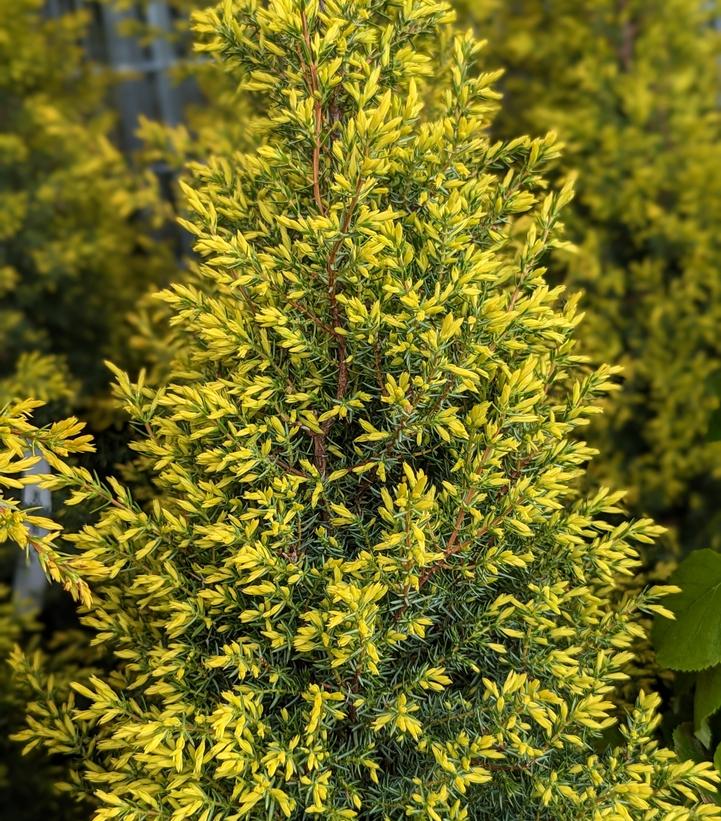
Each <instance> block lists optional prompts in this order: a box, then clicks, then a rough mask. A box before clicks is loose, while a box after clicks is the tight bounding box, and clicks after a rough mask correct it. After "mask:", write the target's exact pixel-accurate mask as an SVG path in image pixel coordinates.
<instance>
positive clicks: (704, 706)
mask: <svg viewBox="0 0 721 821" xmlns="http://www.w3.org/2000/svg"><path fill="white" fill-rule="evenodd" d="M719 709H721V665H718V664H717V665H716V666H715V667H711V668H710V669H708V670H704V671H703V672H701V673H699V676H698V680H697V682H696V693H695V696H694V705H693V716H694V724H695V726H696V729H697V730H698V728H699V727H700V726H701V725H702V723H703V722H704V721H705V720H706V719H709V718H711V716H712V715H714V714H715V713H716V712H718V710H719Z"/></svg>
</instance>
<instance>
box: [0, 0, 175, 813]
mask: <svg viewBox="0 0 721 821" xmlns="http://www.w3.org/2000/svg"><path fill="white" fill-rule="evenodd" d="M44 6H45V4H44V3H43V2H41V0H0V405H4V404H5V403H6V402H7V401H8V400H10V399H11V398H12V397H15V396H19V397H26V396H34V397H41V398H43V399H45V400H50V401H52V402H53V407H54V408H56V409H57V408H58V407H62V408H76V409H81V410H82V413H83V415H84V416H85V417H86V418H89V419H91V420H92V422H93V425H94V427H95V429H96V430H100V429H103V428H105V427H106V425H107V422H108V421H109V419H110V418H112V417H113V415H115V416H117V414H116V413H115V412H114V411H113V410H112V408H111V407H110V404H109V401H108V400H109V397H108V391H107V385H108V381H109V380H108V376H109V374H108V371H107V369H106V368H105V366H104V365H103V359H104V358H105V357H107V356H112V357H113V358H114V359H118V360H120V361H123V362H125V363H126V364H128V363H129V361H130V360H129V358H128V356H127V355H126V354H127V348H128V344H127V343H128V339H129V337H130V334H131V330H132V329H131V326H130V325H129V323H128V322H127V314H128V313H129V312H130V311H131V309H133V307H134V305H135V302H136V300H137V299H138V297H139V296H140V294H142V293H144V292H145V291H146V290H147V289H148V288H149V287H151V285H152V284H153V283H154V282H159V281H166V280H167V278H168V276H169V273H170V272H171V270H172V268H173V267H174V265H173V263H172V259H171V257H170V255H169V254H168V253H167V251H166V250H165V249H164V247H163V245H162V244H161V243H160V242H159V240H158V239H157V238H156V237H155V236H154V232H155V229H156V228H158V227H159V223H160V220H161V219H162V218H163V214H164V207H163V206H162V205H161V203H160V199H159V196H158V186H157V183H156V180H155V178H154V177H153V175H151V174H146V173H137V172H136V171H135V170H134V169H133V168H132V167H131V166H130V165H129V163H128V162H127V161H126V160H125V159H124V158H123V156H122V154H121V153H120V152H119V151H118V149H117V148H116V147H115V146H114V145H113V143H112V142H111V136H112V129H113V116H112V113H111V112H110V110H109V109H108V107H107V105H106V100H105V97H106V91H107V88H108V83H107V79H108V78H107V76H106V75H104V74H103V73H102V71H101V70H100V67H98V66H94V65H91V64H90V63H89V62H88V61H87V59H86V57H85V56H84V40H85V36H86V34H87V26H88V22H89V20H88V17H87V16H86V15H85V14H76V13H72V14H66V15H64V16H62V17H61V18H58V19H48V18H47V17H46V15H45V8H44ZM114 435H115V434H113V433H111V432H109V431H106V433H105V445H106V446H105V448H104V454H103V458H102V460H97V462H96V464H97V465H98V466H100V467H101V468H103V469H105V468H106V466H107V463H108V462H112V460H113V458H114V456H115V455H117V450H116V449H115V448H114V447H113V446H112V441H113V437H114ZM57 501H58V500H56V502H57ZM9 515H10V513H9V512H8V510H7V509H5V510H3V516H4V517H8V516H9ZM15 561H16V551H15V550H14V549H6V550H3V551H2V555H1V556H0V578H2V580H3V581H9V580H10V579H11V578H12V571H13V567H14V565H15ZM49 610H50V611H51V612H48V613H46V614H45V616H46V618H47V620H46V622H45V624H44V625H43V624H41V623H40V622H39V621H38V622H35V621H34V620H33V619H22V620H21V619H19V618H18V617H17V615H16V613H15V610H14V607H13V606H12V605H11V603H10V593H9V591H8V590H7V588H6V587H5V585H4V584H3V585H2V589H1V590H0V631H2V642H1V643H0V665H2V667H1V668H0V716H1V721H2V726H1V727H0V737H1V741H0V745H1V747H2V751H1V752H0V756H1V757H2V763H3V767H4V770H3V775H2V777H1V778H0V814H2V815H3V817H8V818H17V819H24V818H28V819H30V818H33V819H34V818H41V817H46V818H47V817H50V818H57V819H61V818H70V817H72V814H73V805H72V804H70V805H68V804H67V802H60V801H55V800H54V799H52V798H51V795H50V791H49V787H50V784H51V783H52V780H53V778H55V776H56V773H55V772H54V771H53V770H50V769H48V768H47V767H40V766H39V764H38V761H37V760H36V758H34V759H33V760H32V761H22V760H21V759H20V755H19V748H18V747H17V745H11V742H10V740H9V735H10V734H11V732H12V731H13V730H16V729H17V728H18V727H19V726H20V724H21V722H22V721H23V712H24V701H25V699H26V696H27V693H26V692H25V691H23V690H18V689H15V688H14V687H13V686H12V684H11V682H10V678H9V673H8V667H7V656H8V652H9V649H10V647H11V645H12V643H13V642H14V641H16V640H17V641H22V642H23V643H24V644H27V643H28V642H30V644H29V646H30V647H32V646H40V645H43V646H45V647H46V649H49V650H52V655H53V658H52V659H51V660H50V662H49V664H50V668H51V669H56V668H57V681H58V682H63V681H66V679H67V677H69V676H71V675H72V674H73V670H74V668H75V665H76V664H79V663H80V662H81V659H83V658H85V660H86V661H87V660H88V659H89V658H90V655H86V651H87V648H86V646H85V644H84V643H82V642H79V641H78V638H77V636H73V635H70V634H67V633H66V632H63V633H61V634H60V633H59V634H54V631H55V630H57V629H58V628H59V627H60V626H62V622H63V618H62V614H63V607H62V605H61V604H59V603H58V602H57V601H56V599H54V598H53V599H51V606H50V608H49Z"/></svg>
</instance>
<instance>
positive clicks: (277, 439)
mask: <svg viewBox="0 0 721 821" xmlns="http://www.w3.org/2000/svg"><path fill="white" fill-rule="evenodd" d="M451 18H452V14H451V13H450V11H449V8H448V7H447V6H446V5H445V4H443V3H438V2H434V1H433V0H405V2H403V3H396V2H391V1H390V0H325V1H324V2H323V3H319V2H316V0H310V2H307V3H301V2H299V0H271V2H268V3H263V4H261V3H258V2H256V0H226V2H225V3H224V5H223V8H222V9H218V10H211V11H208V12H207V13H205V14H204V15H202V16H201V17H200V18H199V27H200V30H201V34H202V35H203V36H204V37H205V38H206V41H207V42H209V45H207V46H206V48H208V49H209V50H211V51H212V52H214V53H216V54H217V55H219V56H220V57H221V58H222V59H223V60H224V61H225V62H226V64H227V65H228V66H230V67H231V68H232V70H233V71H234V72H236V74H237V76H238V77H239V79H242V81H243V85H244V88H245V89H246V90H248V91H252V92H254V93H261V94H263V95H264V97H265V101H266V106H267V109H268V116H269V119H270V123H271V127H270V129H269V132H268V137H267V140H266V141H265V143H264V144H263V145H262V147H260V148H259V149H258V150H257V151H255V152H250V153H246V154H240V153H235V154H233V155H231V156H218V157H215V158H213V159H211V160H210V161H209V162H208V164H207V165H206V166H205V167H204V168H200V169H198V171H197V178H196V181H195V183H194V185H193V187H187V188H186V194H187V197H188V203H189V206H190V208H191V209H192V211H193V213H194V216H193V218H192V220H190V221H188V222H187V223H186V224H187V227H188V228H189V230H191V231H192V232H193V233H194V234H195V236H196V239H197V243H196V248H197V251H198V252H199V253H200V254H201V255H202V256H203V258H204V259H205V262H204V264H203V265H202V266H201V270H200V274H201V276H202V278H203V283H202V287H195V286H194V285H191V284H178V285H176V286H174V287H173V288H172V289H171V290H170V291H169V292H168V293H167V294H166V299H167V301H168V303H169V304H170V305H171V307H172V309H173V323H174V326H175V332H176V333H177V334H178V336H179V338H180V339H181V340H182V344H181V345H179V346H178V349H177V357H176V362H175V364H174V368H173V372H172V374H171V378H170V379H169V380H168V383H167V384H166V385H163V386H160V387H157V386H148V385H147V384H146V383H144V382H143V380H142V379H141V380H139V381H138V382H136V383H134V382H131V381H130V380H129V379H128V378H127V377H126V376H125V375H124V374H123V373H122V372H121V371H117V390H118V393H119V395H120V396H121V397H122V398H123V401H124V403H125V406H126V409H127V411H128V413H129V414H130V417H131V419H132V420H133V422H134V423H135V425H136V426H137V428H138V429H139V430H141V431H142V432H143V438H142V439H141V440H140V441H139V442H138V443H137V445H136V447H137V449H138V451H139V454H140V457H141V458H142V459H144V460H145V461H146V463H148V462H149V463H151V464H152V468H153V472H154V479H155V483H156V486H157V489H158V495H157V498H155V499H154V500H152V501H151V502H149V503H147V504H145V505H142V504H140V503H139V502H138V500H137V499H136V498H134V494H133V492H132V491H131V489H129V488H127V487H124V486H122V485H121V484H120V483H119V482H117V481H114V480H112V481H109V482H108V483H106V484H104V483H102V482H100V481H99V480H98V479H97V478H96V477H95V476H94V475H93V474H92V473H91V472H89V471H87V470H85V469H83V468H79V467H73V466H71V465H70V464H68V462H67V460H66V456H67V455H68V454H69V453H71V452H72V451H73V450H75V451H80V452H82V451H84V450H86V449H87V448H88V447H89V444H88V442H87V441H86V440H85V439H84V438H83V437H82V436H80V437H79V436H78V433H79V431H78V428H77V424H76V423H75V422H74V420H70V421H68V422H67V423H61V424H59V425H55V426H53V427H50V428H37V427H35V426H34V425H33V424H32V423H31V422H30V420H29V413H30V411H31V410H32V406H31V405H17V406H15V407H13V408H11V409H10V410H9V411H8V412H7V414H6V418H5V421H4V423H3V426H2V428H1V429H0V434H2V439H3V442H4V446H5V456H4V473H5V474H6V475H9V476H10V477H11V478H12V476H13V475H14V474H17V473H18V472H20V471H21V470H22V460H23V459H24V458H25V457H24V454H25V452H26V450H27V449H28V448H29V447H30V446H32V448H33V449H34V451H35V452H36V453H37V454H38V455H43V456H44V457H45V458H46V459H47V460H48V461H49V463H50V464H51V466H52V467H53V469H54V470H55V473H54V475H53V476H48V477H47V478H46V479H45V480H44V483H45V485H46V486H47V487H51V488H53V489H56V490H61V489H62V490H64V491H65V492H69V493H70V494H71V496H70V503H71V504H79V505H85V504H86V503H88V502H90V503H91V504H92V506H93V507H94V508H95V509H96V510H97V509H99V510H98V515H97V519H91V520H90V521H89V523H88V524H87V525H86V526H85V527H84V528H83V529H81V530H80V531H79V532H78V533H75V534H69V535H68V538H69V539H70V540H71V541H72V542H73V543H74V545H75V547H76V548H77V550H78V553H77V554H75V555H64V554H63V553H61V552H59V551H58V550H57V549H56V547H55V544H56V542H57V536H54V535H53V534H56V533H57V531H56V529H55V528H54V527H53V526H52V525H49V532H50V535H48V536H47V537H44V538H43V539H42V540H39V541H38V540H35V542H34V543H33V544H31V545H28V546H29V547H31V548H34V549H36V550H38V551H39V553H40V555H41V557H43V560H44V562H45V564H46V566H47V568H48V570H49V571H50V572H51V573H53V574H54V575H56V577H59V578H61V579H63V580H64V582H65V584H66V585H67V586H68V588H69V589H70V590H71V591H72V592H73V593H74V594H75V595H76V596H77V597H78V598H80V599H81V600H82V601H83V602H84V604H85V605H86V610H85V616H84V622H85V624H86V626H87V627H88V628H89V629H91V630H92V631H93V632H94V634H95V642H96V643H97V644H99V645H100V646H101V647H104V648H105V649H106V651H107V654H108V657H109V658H112V659H113V664H111V665H109V668H110V669H111V672H109V673H105V674H102V675H101V674H98V675H95V676H91V677H89V678H88V679H87V680H86V681H79V682H77V683H76V684H74V690H75V694H74V695H67V693H66V692H65V688H63V687H58V686H57V685H56V682H55V680H54V679H52V678H50V679H44V677H43V665H42V662H41V661H40V660H33V659H30V658H27V657H25V656H23V655H22V654H17V655H16V656H15V660H14V663H15V667H16V669H17V671H18V673H19V674H20V676H21V677H22V678H24V680H25V681H26V682H27V683H28V684H29V685H30V686H32V687H34V688H35V690H36V701H35V703H34V704H33V705H32V706H31V713H30V719H29V726H28V728H27V730H25V731H23V733H22V734H21V738H22V740H23V741H25V742H26V743H27V744H29V745H31V746H33V745H37V744H43V745H45V746H46V747H47V748H48V749H49V750H50V751H52V752H54V753H57V754H58V755H60V756H64V757H66V758H67V759H68V761H69V765H70V775H69V777H68V779H67V784H66V788H67V789H68V790H69V791H70V792H71V793H73V794H74V795H75V796H77V797H80V798H83V797H85V798H92V799H93V800H94V801H95V802H97V808H96V810H95V813H94V817H95V818H96V819H97V820H98V821H102V820H104V819H123V821H131V819H132V820H136V821H139V820H140V819H145V818H148V817H153V818H158V819H172V820H173V821H181V819H184V818H194V819H198V821H211V819H216V821H219V819H227V821H230V819H239V818H245V817H247V818H258V819H260V818H276V817H281V816H286V817H295V818H301V817H305V816H307V815H321V816H323V817H326V818H329V819H342V818H353V817H360V818H366V819H374V818H378V819H396V818H400V817H404V816H408V817H412V818H419V819H433V821H438V819H464V818H491V817H494V818H498V819H504V821H523V819H528V821H531V819H533V820H534V821H563V820H569V819H576V818H584V819H585V818H588V819H644V821H646V820H647V819H648V821H650V820H651V819H672V820H673V821H691V819H701V818H705V819H708V818H720V817H721V813H720V812H719V810H718V808H716V807H714V806H713V805H711V804H709V803H707V798H706V796H707V791H712V790H713V789H714V781H715V775H714V773H713V771H712V769H711V768H710V766H709V765H707V764H695V763H693V762H690V761H689V762H679V761H678V760H677V759H676V756H675V755H674V753H673V752H671V751H669V750H666V749H663V748H661V747H659V746H658V744H657V742H656V741H654V740H653V733H654V729H655V727H656V724H657V718H656V717H655V714H654V713H655V707H656V704H657V698H656V697H655V696H653V695H647V694H642V695H641V696H640V697H639V699H638V703H637V705H636V706H635V708H634V709H633V710H632V711H630V713H629V715H627V716H619V715H618V713H619V709H618V708H617V707H616V706H615V704H614V692H615V689H616V687H617V684H618V682H619V681H622V680H623V679H624V676H625V673H624V668H625V666H626V665H627V663H628V661H629V660H630V658H631V655H632V654H631V652H630V651H631V647H632V645H633V643H634V641H635V640H636V639H637V637H638V636H639V634H641V633H642V632H643V631H642V629H641V627H640V626H639V622H638V618H639V614H640V613H641V612H647V613H649V612H651V613H652V612H663V607H662V606H661V605H660V604H658V598H659V597H660V596H661V595H663V593H664V592H668V591H664V590H663V589H652V590H649V591H646V592H643V593H637V594H636V593H629V592H627V591H626V584H625V581H624V580H625V579H626V578H628V577H629V576H630V575H632V574H634V573H635V572H636V571H637V569H638V567H639V565H640V561H639V557H638V554H637V552H636V547H635V546H636V545H638V544H642V543H647V542H650V541H652V540H653V539H654V538H655V537H656V536H657V535H658V533H659V529H658V528H657V527H656V526H654V525H653V524H652V523H651V522H650V521H649V520H647V519H639V520H635V521H628V520H625V519H624V518H623V517H622V516H620V515H619V514H621V510H620V508H619V503H620V500H621V494H619V493H616V492H611V491H609V490H607V489H600V490H597V491H594V492H592V493H590V494H586V493H584V492H583V491H581V490H580V489H579V482H578V479H579V478H580V477H581V476H582V475H583V473H584V469H585V468H584V465H585V463H586V462H587V460H588V458H589V456H590V455H591V451H590V449H589V448H588V447H587V446H586V445H585V444H584V443H583V442H582V441H581V440H580V438H579V437H578V436H576V435H575V434H576V433H577V431H578V429H579V427H582V426H583V425H585V424H586V423H587V422H588V420H589V417H590V416H591V415H592V414H594V413H596V412H597V411H598V399H599V397H600V396H601V395H602V394H604V393H605V392H606V391H607V390H609V389H610V388H611V387H612V382H613V380H612V377H613V374H614V370H613V368H609V367H607V366H601V367H599V368H598V369H589V368H588V367H587V366H586V364H585V360H584V358H583V357H582V356H580V355H579V354H578V353H577V352H576V350H575V343H574V332H575V328H576V326H577V324H578V321H579V317H578V315H577V313H576V299H575V298H570V299H566V298H564V295H563V290H562V288H558V287H550V286H549V285H548V284H547V281H546V271H545V268H544V262H543V260H544V258H545V256H546V255H547V254H548V253H549V252H550V251H551V250H552V249H554V248H556V249H558V248H559V247H560V246H562V244H563V243H562V240H561V238H560V237H561V230H562V226H561V224H560V222H559V217H560V211H561V209H562V208H563V206H564V205H565V204H566V203H567V202H568V201H569V200H570V198H571V189H570V187H568V186H566V187H564V188H562V189H558V190H556V191H552V192H551V193H547V191H546V190H545V188H546V185H545V182H544V178H543V172H544V168H545V167H546V166H547V165H548V164H549V163H550V162H551V161H553V160H555V159H556V157H557V155H558V151H557V147H556V143H555V140H554V137H553V136H549V137H544V138H538V139H529V138H525V137H524V138H517V139H513V140H511V141H508V142H493V141H492V140H490V139H489V138H488V136H487V128H488V119H489V116H488V114H489V111H491V110H492V109H494V108H495V106H496V98H497V95H496V94H495V92H494V91H493V90H492V83H493V81H494V80H495V79H496V78H495V75H488V74H480V75H479V74H477V72H476V71H475V65H476V63H477V60H478V52H479V43H478V42H477V41H476V40H475V39H474V38H473V37H472V36H470V35H468V36H456V37H451V36H450V20H451ZM4 504H5V505H6V507H5V508H4V511H5V512H4V513H3V516H4V521H6V522H7V524H6V525H5V530H4V531H0V535H3V534H4V535H5V537H10V538H16V539H19V540H20V541H21V542H22V541H23V540H24V541H25V544H26V545H27V538H28V537H27V535H26V534H27V529H26V527H25V524H26V520H27V517H28V516H31V515H32V514H30V513H28V512H23V511H21V510H19V509H18V508H17V507H16V506H13V504H12V502H11V501H8V502H5V503H4ZM88 582H89V583H90V584H91V587H92V600H91V598H90V597H91V593H90V590H89V589H88V587H87V583H88ZM611 728H615V729H616V740H615V741H613V740H612V741H608V738H607V734H608V732H609V731H610V730H611ZM604 739H605V740H604Z"/></svg>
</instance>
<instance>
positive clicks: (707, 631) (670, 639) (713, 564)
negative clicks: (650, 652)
mask: <svg viewBox="0 0 721 821" xmlns="http://www.w3.org/2000/svg"><path fill="white" fill-rule="evenodd" d="M671 581H672V583H673V584H675V585H678V586H679V587H680V588H681V592H680V593H676V594H674V595H673V596H669V597H668V599H667V600H666V602H665V606H666V607H667V608H668V609H669V610H672V611H673V613H674V614H675V616H676V619H675V620H674V621H671V620H669V619H659V620H658V621H657V623H656V626H655V629H654V643H655V645H656V649H657V654H658V661H659V663H660V664H661V665H662V666H664V667H669V668H671V669H672V670H682V671H689V670H706V669H708V668H709V667H713V666H714V665H716V664H719V663H720V662H721V555H719V554H718V553H715V552H714V551H713V550H697V551H695V552H694V553H692V554H691V555H690V556H689V557H688V558H687V559H686V560H685V561H684V562H683V563H682V564H681V565H680V566H679V568H678V570H677V571H676V572H675V573H674V575H673V577H672V580H671Z"/></svg>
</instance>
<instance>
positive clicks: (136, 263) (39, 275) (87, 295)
mask: <svg viewBox="0 0 721 821" xmlns="http://www.w3.org/2000/svg"><path fill="white" fill-rule="evenodd" d="M86 22H87V21H86V18H85V16H84V15H82V14H67V15H64V16H62V17H61V18H59V19H54V20H49V19H46V18H45V17H44V16H43V3H42V2H40V0H1V2H0V111H2V118H1V119H0V278H1V279H0V287H2V306H1V308H0V344H1V347H2V351H1V352H0V368H1V369H2V370H1V372H0V375H1V376H2V383H1V391H2V395H3V396H4V397H8V396H12V395H18V396H40V397H43V398H47V399H62V400H64V401H66V402H68V403H70V405H71V406H72V407H78V406H79V405H81V406H82V407H83V408H84V410H85V412H86V413H88V412H92V411H93V410H98V409H99V408H100V404H99V403H96V404H95V405H94V404H93V403H94V401H95V400H101V399H102V395H103V391H104V386H105V385H106V384H107V371H106V370H105V368H104V366H103V364H102V360H103V357H104V356H113V357H116V358H118V357H120V358H122V357H123V356H124V353H125V347H126V345H125V343H126V340H127V336H128V330H129V326H128V325H127V322H126V315H127V313H128V312H129V311H130V309H131V308H132V307H133V305H134V303H135V301H136V299H137V297H138V296H139V295H140V294H141V293H143V292H144V291H145V290H146V289H147V288H148V287H149V286H150V285H151V284H152V282H153V281H154V280H158V279H160V278H161V277H162V276H165V277H167V274H168V269H169V267H170V261H169V259H168V258H167V257H165V256H164V255H163V253H162V251H161V249H160V246H159V244H158V243H157V242H156V241H154V240H153V238H152V236H151V235H150V233H149V227H148V221H149V220H151V219H152V218H153V217H154V216H157V214H158V196H157V185H156V183H155V180H154V179H153V177H152V175H150V174H145V175H142V176H138V175H135V174H134V173H133V172H132V170H131V169H130V168H129V166H128V164H127V162H126V161H125V160H124V159H123V157H122V155H121V154H120V152H119V151H118V150H117V149H116V148H115V147H114V146H113V144H112V142H111V141H110V139H109V133H110V128H111V125H112V122H111V119H110V118H109V114H108V111H107V109H106V108H105V106H104V104H103V92H104V88H105V83H104V81H103V75H102V73H101V72H99V71H98V70H97V67H94V66H92V65H90V64H89V63H88V62H87V60H86V59H85V58H84V56H83V49H82V43H83V37H84V34H85V28H86Z"/></svg>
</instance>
